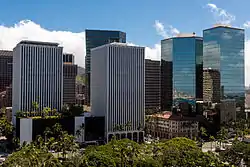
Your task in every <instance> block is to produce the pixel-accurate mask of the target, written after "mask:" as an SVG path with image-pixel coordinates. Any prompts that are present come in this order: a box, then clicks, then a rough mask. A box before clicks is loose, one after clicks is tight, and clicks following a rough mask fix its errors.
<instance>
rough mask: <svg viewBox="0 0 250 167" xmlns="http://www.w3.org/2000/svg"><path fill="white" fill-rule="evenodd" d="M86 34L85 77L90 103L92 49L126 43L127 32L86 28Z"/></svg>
mask: <svg viewBox="0 0 250 167" xmlns="http://www.w3.org/2000/svg"><path fill="white" fill-rule="evenodd" d="M85 34H86V56H85V77H86V93H85V97H86V104H87V105H89V104H90V90H91V89H90V81H91V52H90V51H91V49H93V48H96V47H98V46H102V45H105V44H108V43H112V42H120V43H126V33H124V32H121V31H109V30H85Z"/></svg>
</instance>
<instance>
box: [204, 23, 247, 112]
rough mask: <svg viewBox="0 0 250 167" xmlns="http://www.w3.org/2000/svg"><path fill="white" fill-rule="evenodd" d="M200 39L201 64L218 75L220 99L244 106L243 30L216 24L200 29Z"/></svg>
mask: <svg viewBox="0 0 250 167" xmlns="http://www.w3.org/2000/svg"><path fill="white" fill-rule="evenodd" d="M203 38H204V48H203V66H204V69H210V70H215V71H217V73H218V74H219V75H218V76H220V80H219V83H220V86H219V88H220V90H219V91H220V99H221V100H222V99H236V102H237V103H238V105H239V104H240V105H241V107H242V108H244V100H245V64H244V40H245V39H244V38H245V32H244V30H243V29H239V28H233V27H229V26H223V25H219V26H216V27H213V28H209V29H206V30H204V31H203ZM204 81H205V80H204ZM204 85H205V84H204Z"/></svg>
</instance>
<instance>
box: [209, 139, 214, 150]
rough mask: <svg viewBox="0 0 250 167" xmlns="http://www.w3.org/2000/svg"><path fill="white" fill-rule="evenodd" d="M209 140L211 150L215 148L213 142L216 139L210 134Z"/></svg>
mask: <svg viewBox="0 0 250 167" xmlns="http://www.w3.org/2000/svg"><path fill="white" fill-rule="evenodd" d="M209 140H210V142H211V151H212V150H213V142H214V140H215V138H214V136H209Z"/></svg>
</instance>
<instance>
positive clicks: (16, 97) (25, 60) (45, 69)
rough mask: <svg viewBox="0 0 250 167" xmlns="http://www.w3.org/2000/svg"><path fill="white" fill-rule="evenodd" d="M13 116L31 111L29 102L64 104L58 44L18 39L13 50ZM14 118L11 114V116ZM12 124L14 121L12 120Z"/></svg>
mask: <svg viewBox="0 0 250 167" xmlns="http://www.w3.org/2000/svg"><path fill="white" fill-rule="evenodd" d="M12 94H13V96H12V106H13V111H12V115H15V113H16V111H31V110H32V109H33V108H32V102H37V103H38V104H39V110H42V109H43V107H50V108H52V109H57V110H60V109H61V107H62V105H63V48H62V47H59V46H58V44H57V43H49V42H35V41H21V42H19V43H18V44H17V46H16V47H15V48H14V50H13V84H12ZM13 118H14V117H13ZM13 122H14V124H15V120H13Z"/></svg>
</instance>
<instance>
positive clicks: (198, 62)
mask: <svg viewBox="0 0 250 167" xmlns="http://www.w3.org/2000/svg"><path fill="white" fill-rule="evenodd" d="M202 50H203V39H202V38H201V37H196V36H195V34H191V35H185V36H178V37H173V38H169V39H165V40H162V41H161V70H162V72H161V74H162V78H161V79H162V81H161V82H162V83H161V93H162V95H161V98H162V99H161V106H162V108H161V110H163V111H164V110H171V108H172V107H176V106H179V104H180V103H183V102H184V103H188V104H190V105H191V106H192V110H193V111H195V103H196V100H202V96H203V81H202V80H203V71H202V70H203V66H202V54H203V51H202Z"/></svg>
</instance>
